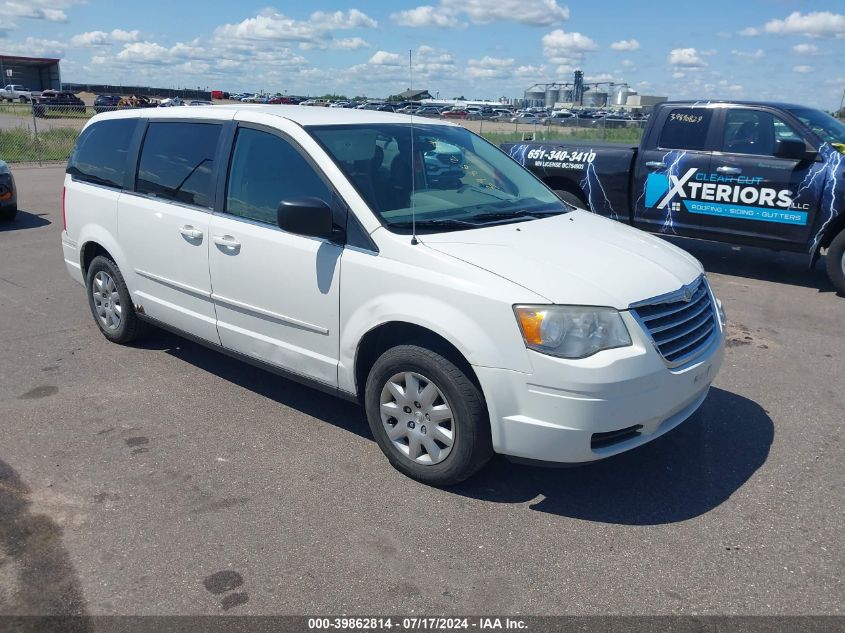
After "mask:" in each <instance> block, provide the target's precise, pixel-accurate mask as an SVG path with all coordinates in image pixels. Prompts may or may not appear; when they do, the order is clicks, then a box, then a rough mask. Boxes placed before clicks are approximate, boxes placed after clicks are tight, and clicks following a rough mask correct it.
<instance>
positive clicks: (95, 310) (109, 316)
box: [85, 255, 144, 343]
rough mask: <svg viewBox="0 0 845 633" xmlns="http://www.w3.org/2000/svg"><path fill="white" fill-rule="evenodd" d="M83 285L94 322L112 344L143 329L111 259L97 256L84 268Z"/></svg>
mask: <svg viewBox="0 0 845 633" xmlns="http://www.w3.org/2000/svg"><path fill="white" fill-rule="evenodd" d="M85 287H86V288H87V289H88V306H89V307H90V308H91V314H92V315H93V316H94V322H95V323H96V324H97V327H99V328H100V332H102V333H103V336H105V337H106V338H107V339H108V340H110V341H111V342H112V343H130V342H132V341H134V340H135V339H136V338H138V336H139V335H140V334H141V333H142V331H143V326H144V324H143V323H142V322H141V320H140V319H139V318H138V315H136V314H135V306H134V305H133V304H132V298H131V297H130V296H129V289H128V288H127V287H126V282H125V281H124V280H123V275H122V274H121V273H120V269H119V268H118V267H117V264H115V263H114V262H113V261H112V260H110V259H109V258H108V257H105V256H103V255H98V256H97V257H95V258H94V261H92V262H91V265H90V266H89V267H88V274H87V278H86V284H85Z"/></svg>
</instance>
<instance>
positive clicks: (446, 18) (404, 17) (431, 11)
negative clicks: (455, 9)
mask: <svg viewBox="0 0 845 633" xmlns="http://www.w3.org/2000/svg"><path fill="white" fill-rule="evenodd" d="M390 17H391V19H392V20H393V21H394V22H396V23H397V24H399V25H400V26H411V27H426V26H439V27H454V26H459V25H460V21H459V20H458V18H457V17H456V16H454V15H452V14H451V13H445V12H443V11H442V10H441V9H440V8H438V7H432V6H430V5H424V6H421V7H415V8H413V9H408V10H407V11H400V12H399V13H394V14H393V15H391V16H390Z"/></svg>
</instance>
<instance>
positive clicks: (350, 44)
mask: <svg viewBox="0 0 845 633" xmlns="http://www.w3.org/2000/svg"><path fill="white" fill-rule="evenodd" d="M330 46H331V48H337V49H341V50H355V49H357V48H370V47H371V46H372V45H371V44H370V43H369V42H368V41H366V40H365V39H363V38H360V37H347V38H342V39H339V40H333V41H332V43H331V44H330Z"/></svg>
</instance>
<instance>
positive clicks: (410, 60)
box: [408, 48, 419, 246]
mask: <svg viewBox="0 0 845 633" xmlns="http://www.w3.org/2000/svg"><path fill="white" fill-rule="evenodd" d="M408 81H409V82H410V84H409V87H408V90H413V89H414V58H413V49H410V48H409V49H408ZM408 114H410V116H411V121H410V125H411V244H412V245H413V246H416V245H417V244H419V240H417V213H416V209H415V206H414V194H415V193H416V179H415V178H414V162H415V161H416V156H414V110H413V108H412V109H411V111H410V112H409V113H408Z"/></svg>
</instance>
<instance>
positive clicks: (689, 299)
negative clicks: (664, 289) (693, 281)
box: [684, 288, 692, 303]
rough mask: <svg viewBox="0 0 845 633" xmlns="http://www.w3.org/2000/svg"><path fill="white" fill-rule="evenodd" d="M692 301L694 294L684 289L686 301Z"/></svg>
mask: <svg viewBox="0 0 845 633" xmlns="http://www.w3.org/2000/svg"><path fill="white" fill-rule="evenodd" d="M691 300H692V292H690V289H689V288H684V301H685V302H686V303H689V302H690V301H691Z"/></svg>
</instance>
